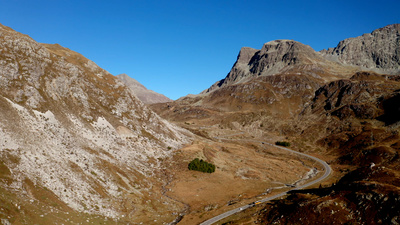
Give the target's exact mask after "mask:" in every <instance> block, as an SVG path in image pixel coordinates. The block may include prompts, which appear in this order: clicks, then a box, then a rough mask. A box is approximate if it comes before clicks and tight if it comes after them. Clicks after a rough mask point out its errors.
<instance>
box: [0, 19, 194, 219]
mask: <svg viewBox="0 0 400 225" xmlns="http://www.w3.org/2000/svg"><path fill="white" fill-rule="evenodd" d="M190 136H191V134H190V133H189V132H187V131H185V130H183V129H182V128H179V127H177V126H175V125H172V124H170V123H168V122H167V121H166V120H164V119H162V118H160V117H159V116H158V115H157V114H155V113H154V112H152V111H151V110H150V109H148V108H147V107H146V106H145V105H144V104H143V103H142V102H141V101H140V100H139V99H137V98H136V96H135V94H134V93H133V92H132V91H131V90H130V89H129V88H128V87H126V86H125V85H124V84H123V83H122V82H121V81H120V80H119V79H117V78H115V77H114V76H112V75H111V74H109V73H108V72H107V71H105V70H103V69H101V68H100V67H98V66H97V65H96V64H95V63H94V62H92V61H90V60H88V59H86V58H85V57H83V56H82V55H80V54H79V53H76V52H73V51H71V50H69V49H67V48H64V47H61V46H60V45H57V44H55V45H49V44H40V43H37V42H36V41H34V40H33V39H31V38H30V37H28V36H27V35H23V34H20V33H18V32H16V31H14V30H12V29H11V28H8V27H6V26H3V25H0V155H1V156H0V158H1V160H0V164H1V165H0V167H1V168H3V169H4V171H6V174H10V175H9V176H7V177H6V178H4V177H2V179H0V181H1V182H0V188H1V189H4V190H6V191H7V192H9V193H16V194H17V196H24V197H23V198H21V199H19V200H18V199H12V200H9V199H3V198H5V196H4V195H1V196H0V197H1V198H2V200H1V201H2V202H7V201H11V202H14V203H15V204H18V205H27V203H24V202H19V201H25V199H26V201H28V200H29V199H30V201H31V202H39V203H40V202H41V201H42V199H41V198H40V197H38V196H39V195H37V194H35V193H38V192H39V190H47V191H46V192H45V193H52V194H51V196H53V195H54V196H56V198H54V197H52V199H57V200H54V201H55V202H53V203H49V204H47V205H46V207H49V208H47V210H48V212H50V211H51V212H53V211H54V212H56V211H60V210H62V209H61V208H60V207H53V206H52V205H66V207H69V208H71V209H72V210H75V211H78V212H86V213H91V214H97V215H102V216H105V217H110V218H114V219H116V220H119V219H122V220H123V218H125V219H127V220H133V221H134V220H136V219H138V218H139V217H140V216H145V214H143V213H141V210H140V209H143V208H146V207H147V206H146V204H142V203H141V202H142V200H143V199H149V195H150V196H151V195H153V196H156V195H159V196H157V197H156V199H158V200H159V201H164V202H165V204H162V203H159V204H157V205H158V206H155V204H153V206H152V209H147V210H148V212H150V213H151V211H152V210H153V211H154V210H160V208H163V207H164V208H165V209H168V210H173V209H175V210H176V211H179V207H178V206H177V205H176V203H174V202H173V201H171V200H170V199H168V198H165V197H163V196H161V191H156V190H153V189H154V184H160V182H161V183H162V180H158V179H157V178H156V177H157V176H156V174H157V173H158V171H160V160H162V159H164V158H166V157H168V156H169V155H170V154H171V152H172V151H171V149H176V148H179V147H180V146H182V145H183V144H185V143H187V142H188V141H190ZM7 171H8V172H7ZM3 178H4V179H3ZM160 185H161V184H160ZM3 193H4V192H3ZM157 193H158V194H157ZM49 198H50V197H49ZM150 198H151V199H154V198H153V197H150ZM46 199H47V198H46ZM14 203H13V204H11V205H13V206H12V207H14ZM158 207H159V209H156V208H158ZM177 207H178V208H177ZM21 213H22V214H21ZM21 215H27V217H24V216H21ZM29 215H35V213H33V214H32V212H30V211H29V209H27V208H25V211H23V212H20V214H19V216H18V217H15V219H17V220H19V221H15V220H14V222H19V223H26V219H28V220H29ZM170 215H171V214H169V215H168V216H170ZM24 221H25V222H24Z"/></svg>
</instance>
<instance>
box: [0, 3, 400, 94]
mask: <svg viewBox="0 0 400 225" xmlns="http://www.w3.org/2000/svg"><path fill="white" fill-rule="evenodd" d="M0 23H2V24H3V25H6V26H9V27H11V28H13V29H14V30H16V31H18V32H21V33H24V34H27V35H29V36H31V37H32V38H33V39H35V40H36V41H38V42H41V43H50V44H53V43H59V44H60V45H62V46H64V47H67V48H69V49H71V50H74V51H77V52H79V53H81V54H83V55H84V56H85V57H87V58H89V59H90V60H92V61H94V62H95V63H97V64H98V65H99V66H100V67H102V68H104V69H105V70H107V71H109V72H110V73H111V74H113V75H118V74H121V73H126V74H128V75H129V76H131V77H133V78H135V79H136V80H138V81H139V82H140V83H142V84H143V85H145V86H146V87H147V88H148V89H151V90H154V91H156V92H159V93H162V94H164V95H166V96H167V97H169V98H172V99H177V98H179V97H182V96H185V95H187V94H189V93H191V94H197V93H199V92H201V91H203V90H204V89H207V88H208V87H209V86H211V85H212V84H213V83H215V82H216V81H218V80H220V79H222V78H224V77H225V76H226V75H227V73H228V72H229V70H230V69H231V67H232V65H233V64H234V62H235V60H236V57H237V54H238V53H239V50H240V48H241V47H244V46H247V47H252V48H257V49H260V48H261V47H262V45H263V44H264V43H266V42H268V41H271V40H275V39H293V40H295V41H299V42H302V43H304V44H307V45H310V46H311V47H312V48H314V49H315V50H317V51H319V50H321V49H324V48H329V47H335V46H336V45H337V44H338V42H339V41H341V40H343V39H346V38H349V37H356V36H360V35H362V34H364V33H370V32H372V31H373V30H375V29H377V28H381V27H384V26H386V25H388V24H393V23H400V1H399V0H386V1H371V0H364V1H352V0H347V1H344V0H326V1H323V0H315V1H307V0H304V1H300V0H296V1H292V0H283V1H278V0H275V1H268V0H264V1H261V0H260V1H258V0H257V1H251V0H247V1H245V0H242V1H237V0H182V1H175V0H168V1H157V0H141V1H136V0H107V1H105V0H87V1H86V0H79V1H78V0H65V1H62V0H1V4H0Z"/></svg>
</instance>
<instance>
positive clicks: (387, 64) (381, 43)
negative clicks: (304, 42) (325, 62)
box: [320, 24, 400, 74]
mask: <svg viewBox="0 0 400 225" xmlns="http://www.w3.org/2000/svg"><path fill="white" fill-rule="evenodd" d="M320 53H321V54H322V55H323V56H324V57H326V58H327V59H329V60H334V61H338V62H340V63H343V64H346V65H354V66H359V67H361V69H363V70H373V71H375V72H379V73H384V74H399V73H400V24H392V25H388V26H385V27H383V28H379V29H376V30H374V31H372V32H371V33H367V34H364V35H362V36H359V37H355V38H348V39H345V40H343V41H341V42H339V44H338V45H337V46H336V47H335V48H329V49H327V50H322V51H321V52H320Z"/></svg>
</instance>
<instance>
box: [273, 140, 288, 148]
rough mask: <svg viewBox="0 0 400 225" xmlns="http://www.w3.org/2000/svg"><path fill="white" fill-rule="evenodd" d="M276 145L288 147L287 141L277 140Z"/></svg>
mask: <svg viewBox="0 0 400 225" xmlns="http://www.w3.org/2000/svg"><path fill="white" fill-rule="evenodd" d="M275 144H276V145H280V146H285V147H289V146H290V143H289V142H287V141H277V142H275Z"/></svg>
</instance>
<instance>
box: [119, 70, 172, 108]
mask: <svg viewBox="0 0 400 225" xmlns="http://www.w3.org/2000/svg"><path fill="white" fill-rule="evenodd" d="M116 77H117V78H118V79H120V80H121V81H122V82H123V83H124V84H125V85H126V86H128V87H129V88H130V89H132V91H133V92H134V93H135V95H136V96H137V97H138V98H139V99H140V100H141V101H142V102H143V103H144V104H155V103H164V102H171V101H172V100H171V99H169V98H168V97H166V96H165V95H163V94H160V93H157V92H155V91H152V90H149V89H147V88H146V87H145V86H143V85H142V84H141V83H139V82H138V81H137V80H135V79H133V78H131V77H129V76H128V75H126V74H120V75H117V76H116Z"/></svg>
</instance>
